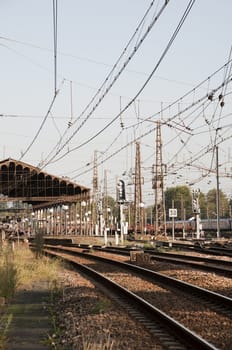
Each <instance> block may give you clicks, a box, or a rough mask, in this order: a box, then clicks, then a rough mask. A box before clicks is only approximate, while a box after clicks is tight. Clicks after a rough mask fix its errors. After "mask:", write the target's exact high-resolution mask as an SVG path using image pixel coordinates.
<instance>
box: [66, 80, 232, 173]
mask: <svg viewBox="0 0 232 350" xmlns="http://www.w3.org/2000/svg"><path fill="white" fill-rule="evenodd" d="M228 80H229V81H231V79H230V78H229V79H228ZM222 85H223V83H222V84H220V85H219V86H218V87H216V88H215V89H214V91H215V92H216V91H218V90H220V89H221V87H222ZM207 98H208V95H207V94H206V95H204V97H202V98H200V99H199V100H197V102H195V103H192V104H191V105H190V106H188V108H185V109H184V110H185V112H186V111H188V110H189V109H190V108H193V106H195V105H196V104H198V103H200V102H202V101H203V99H207ZM179 113H180V111H179ZM181 113H182V111H181ZM199 115H200V114H199ZM171 119H173V118H171ZM169 122H170V121H169ZM169 122H165V121H163V124H164V125H165V124H166V125H167V126H170V125H169ZM173 128H175V126H173ZM155 129H156V127H154V128H152V129H150V130H149V131H147V132H146V133H144V134H142V135H140V136H139V137H137V138H136V139H135V140H133V141H131V142H129V143H127V144H126V145H124V146H123V147H120V149H118V150H116V151H115V152H113V153H112V154H111V155H108V156H107V157H106V158H105V159H104V160H102V161H101V165H102V164H103V163H105V162H106V161H107V160H109V159H110V158H112V157H114V156H115V155H116V154H118V153H119V152H121V151H122V150H124V149H125V148H126V147H129V146H130V145H131V144H133V143H134V142H135V141H139V140H140V139H142V138H144V137H145V136H147V135H148V134H150V133H151V132H154V130H155ZM191 136H192V135H190V137H191ZM176 137H177V136H176ZM176 137H175V138H176ZM175 138H174V139H175ZM174 139H172V140H171V141H169V142H172V141H173V140H174ZM166 145H167V143H166V144H165V145H164V147H165V146H166ZM183 147H184V146H183V145H182V148H183ZM210 149H211V147H209V146H207V151H206V153H207V152H209V150H210ZM107 150H109V147H108V149H107ZM179 152H180V150H179V149H178V151H177V153H176V154H178V153H179ZM204 154H205V153H203V154H202V150H201V151H200V152H199V154H198V153H197V159H199V158H200V157H201V156H203V155H204ZM174 157H175V155H174V156H173V157H172V159H173V158H174ZM170 162H171V161H170ZM91 170H92V168H89V169H88V170H85V171H83V172H81V173H78V174H77V175H76V176H74V177H73V178H75V177H77V176H81V175H84V174H86V173H88V172H89V171H91Z"/></svg>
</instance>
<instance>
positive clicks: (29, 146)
mask: <svg viewBox="0 0 232 350" xmlns="http://www.w3.org/2000/svg"><path fill="white" fill-rule="evenodd" d="M57 1H58V0H53V28H54V96H53V98H52V101H51V103H50V106H49V108H48V111H47V113H46V115H45V117H44V119H43V121H42V123H41V124H40V127H39V129H38V130H37V132H36V134H35V136H34V137H33V139H32V141H31V142H30V144H29V145H28V146H27V148H26V150H25V151H24V152H22V153H21V157H20V158H19V160H21V159H22V158H24V157H25V155H26V154H27V153H28V151H29V150H30V149H31V147H32V146H33V144H34V143H35V141H36V139H37V138H38V136H39V134H40V132H41V130H42V129H43V126H44V125H45V122H46V120H47V118H48V116H49V114H50V112H51V109H52V107H53V105H54V102H55V100H56V97H57V95H58V93H59V90H57ZM63 82H64V80H63V81H62V84H63Z"/></svg>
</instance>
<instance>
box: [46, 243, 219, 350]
mask: <svg viewBox="0 0 232 350" xmlns="http://www.w3.org/2000/svg"><path fill="white" fill-rule="evenodd" d="M56 250H57V249H56ZM45 253H46V254H49V255H51V256H57V254H56V253H54V252H51V251H49V250H47V249H46V250H45ZM58 256H59V255H58ZM62 258H63V259H64V257H63V256H62ZM65 260H67V261H68V262H69V263H70V264H71V265H72V266H73V267H75V268H77V269H78V270H80V271H81V272H83V273H84V274H85V275H88V276H89V277H90V278H91V279H94V280H95V282H97V284H99V283H101V284H102V285H103V286H104V287H107V289H108V290H110V291H111V293H114V294H115V293H116V294H117V296H120V298H124V299H125V298H126V299H127V302H129V303H130V305H131V304H132V305H133V308H134V307H135V306H136V308H139V310H140V312H142V313H143V314H144V315H146V317H147V318H148V319H150V320H152V321H156V322H157V320H158V322H159V323H161V324H162V326H163V327H165V328H166V329H167V330H168V332H169V334H170V333H171V334H172V335H173V337H174V338H175V339H178V341H179V343H181V344H182V345H185V346H186V348H187V349H189V348H191V349H198V350H207V349H208V350H217V348H216V347H215V346H214V345H212V344H210V343H209V342H207V341H206V340H205V339H203V338H202V337H200V336H198V335H197V334H196V333H194V332H192V331H190V330H189V329H188V328H186V327H185V326H183V325H182V324H181V323H179V322H177V321H175V320H174V319H173V318H171V317H170V316H168V315H167V314H165V313H164V312H162V311H161V310H159V309H158V308H156V307H154V306H153V305H151V304H150V303H148V302H147V301H146V300H144V299H142V298H141V297H139V296H138V295H136V294H134V293H133V292H131V291H129V290H128V289H126V288H124V287H122V286H120V285H119V284H117V283H115V282H113V281H111V280H110V279H109V278H107V277H105V276H103V275H102V274H100V273H99V272H96V271H94V270H93V269H92V268H90V267H87V266H85V265H83V264H80V263H77V262H75V261H73V260H70V259H68V258H67V257H66V258H65Z"/></svg>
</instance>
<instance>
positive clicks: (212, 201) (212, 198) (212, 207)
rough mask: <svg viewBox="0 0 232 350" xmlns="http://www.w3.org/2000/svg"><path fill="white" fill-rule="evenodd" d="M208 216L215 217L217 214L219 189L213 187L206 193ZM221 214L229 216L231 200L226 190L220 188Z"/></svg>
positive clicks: (223, 216)
mask: <svg viewBox="0 0 232 350" xmlns="http://www.w3.org/2000/svg"><path fill="white" fill-rule="evenodd" d="M206 200H207V204H206V212H207V215H206V216H207V218H210V219H215V218H216V216H217V204H216V203H217V202H216V201H217V190H216V189H212V190H210V191H208V193H207V195H206ZM219 216H220V217H221V218H225V217H229V200H228V198H227V196H226V195H225V193H224V192H222V191H221V190H219Z"/></svg>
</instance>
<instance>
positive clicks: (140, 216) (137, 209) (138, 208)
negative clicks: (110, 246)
mask: <svg viewBox="0 0 232 350" xmlns="http://www.w3.org/2000/svg"><path fill="white" fill-rule="evenodd" d="M134 226H135V228H134V230H135V233H137V232H140V233H141V234H143V232H144V204H143V201H142V177H141V159H140V143H139V142H136V156H135V177H134Z"/></svg>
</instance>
